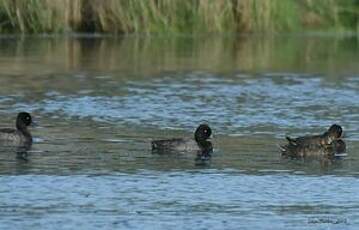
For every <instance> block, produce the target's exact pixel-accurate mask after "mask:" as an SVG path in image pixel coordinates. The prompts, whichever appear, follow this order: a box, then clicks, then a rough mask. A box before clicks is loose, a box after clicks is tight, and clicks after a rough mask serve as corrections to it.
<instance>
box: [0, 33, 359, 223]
mask: <svg viewBox="0 0 359 230" xmlns="http://www.w3.org/2000/svg"><path fill="white" fill-rule="evenodd" d="M358 60H359V40H358V39H357V38H355V37H339V36H335V35H323V34H312V35H310V34H307V35H276V36H264V35H243V36H233V35H223V36H218V35H203V36H196V37H192V36H180V35H178V36H172V37H167V36H159V35H152V36H142V35H136V36H135V35H133V36H125V37H121V36H119V37H112V36H82V35H73V36H68V37H51V36H40V37H31V36H29V37H16V36H15V37H12V36H8V37H1V38H0V116H1V119H0V126H1V127H9V126H10V127H12V126H14V121H15V118H16V114H17V113H18V112H19V111H29V112H31V114H32V116H33V118H34V119H35V120H36V122H37V123H38V126H37V127H34V128H31V131H32V134H33V136H34V143H33V145H32V147H31V149H30V150H28V151H27V153H26V154H25V153H24V155H21V156H19V154H17V153H16V151H17V150H16V149H14V148H11V147H3V148H1V151H0V184H1V186H0V228H1V229H6V228H12V229H20V228H21V229H30V228H31V229H49V228H51V229H74V228H77V229H98V228H108V229H110V228H121V229H122V228H134V229H238V228H239V227H240V228H241V229H261V228H263V229H266V228H268V227H269V226H270V228H273V229H310V228H315V229H318V228H319V229H344V228H345V229H357V228H358V226H359V193H358V188H359V180H358V176H359V154H358V151H357V149H358V147H359V65H358ZM201 122H207V123H208V124H209V125H210V126H211V127H212V130H213V133H214V137H213V139H212V143H213V146H214V152H213V154H212V157H211V159H210V162H208V164H205V165H197V164H196V163H195V157H196V156H195V154H191V153H188V154H184V153H178V154H164V155H159V154H152V153H151V145H150V142H151V140H154V139H162V138H168V137H192V136H193V131H194V130H195V128H196V127H197V126H198V124H199V123H201ZM333 123H337V124H340V125H342V126H343V128H344V131H345V140H346V143H347V146H348V148H347V153H348V156H347V157H346V158H345V159H343V160H341V161H338V162H333V163H332V164H329V165H325V166H323V165H322V164H320V162H318V161H311V162H307V161H301V160H284V159H281V157H280V154H279V150H278V144H283V143H285V139H284V138H285V136H286V135H290V136H293V137H295V136H299V135H304V134H309V133H321V132H324V131H325V130H326V129H327V128H328V127H329V126H330V125H331V124H333Z"/></svg>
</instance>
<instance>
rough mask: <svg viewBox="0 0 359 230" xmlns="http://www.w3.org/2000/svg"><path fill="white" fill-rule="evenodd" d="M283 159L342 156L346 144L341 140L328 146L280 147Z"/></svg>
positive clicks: (288, 145) (290, 145) (289, 145)
mask: <svg viewBox="0 0 359 230" xmlns="http://www.w3.org/2000/svg"><path fill="white" fill-rule="evenodd" d="M280 150H281V154H282V156H283V157H288V158H308V157H318V158H328V159H334V158H335V157H340V156H343V155H344V153H345V152H346V144H345V142H344V141H343V140H341V139H339V140H334V141H332V142H331V143H330V144H328V145H315V144H312V145H292V144H287V145H284V146H280Z"/></svg>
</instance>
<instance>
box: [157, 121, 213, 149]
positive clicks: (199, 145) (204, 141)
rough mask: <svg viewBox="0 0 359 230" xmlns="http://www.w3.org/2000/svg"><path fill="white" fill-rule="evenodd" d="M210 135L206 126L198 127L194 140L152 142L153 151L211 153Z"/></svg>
mask: <svg viewBox="0 0 359 230" xmlns="http://www.w3.org/2000/svg"><path fill="white" fill-rule="evenodd" d="M211 134H212V130H211V128H210V127H209V126H208V125H207V124H201V125H199V126H198V128H197V129H196V131H195V133H194V138H173V139H167V140H155V141H152V143H151V144H152V150H153V151H161V152H166V151H198V150H201V151H203V152H208V153H209V152H211V151H212V148H213V147H212V143H211V142H210V141H208V139H209V138H210V136H211Z"/></svg>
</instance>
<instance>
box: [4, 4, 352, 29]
mask: <svg viewBox="0 0 359 230" xmlns="http://www.w3.org/2000/svg"><path fill="white" fill-rule="evenodd" d="M358 28H359V2H358V1H357V0H345V1H344V0H0V32H2V33H14V32H15V33H16V32H20V33H44V32H45V33H59V32H110V33H132V32H139V33H153V32H155V33H156V32H164V33H196V32H278V31H301V30H317V29H320V30H337V31H358V30H359V29H358Z"/></svg>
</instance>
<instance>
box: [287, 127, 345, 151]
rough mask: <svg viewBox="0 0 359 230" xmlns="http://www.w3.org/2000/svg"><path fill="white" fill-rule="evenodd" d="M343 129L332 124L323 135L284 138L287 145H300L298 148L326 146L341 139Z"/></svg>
mask: <svg viewBox="0 0 359 230" xmlns="http://www.w3.org/2000/svg"><path fill="white" fill-rule="evenodd" d="M342 134H343V129H342V127H341V126H339V125H337V124H333V125H332V126H330V128H329V129H328V130H327V131H326V132H324V133H323V134H319V135H308V136H302V137H298V138H291V137H288V136H287V137H286V139H287V140H288V142H289V144H291V145H300V146H306V145H328V144H330V143H331V142H332V141H334V140H338V139H340V138H341V137H342Z"/></svg>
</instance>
